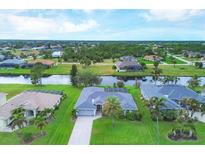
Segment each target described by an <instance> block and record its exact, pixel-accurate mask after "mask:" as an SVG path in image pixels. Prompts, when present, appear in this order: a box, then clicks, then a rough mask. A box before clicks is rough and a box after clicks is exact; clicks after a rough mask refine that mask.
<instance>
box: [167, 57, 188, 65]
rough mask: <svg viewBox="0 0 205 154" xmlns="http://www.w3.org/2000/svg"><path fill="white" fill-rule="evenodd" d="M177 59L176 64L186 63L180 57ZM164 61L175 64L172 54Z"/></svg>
mask: <svg viewBox="0 0 205 154" xmlns="http://www.w3.org/2000/svg"><path fill="white" fill-rule="evenodd" d="M175 60H176V64H186V62H184V61H181V60H179V59H176V58H175ZM164 62H165V63H167V64H173V62H172V58H171V57H170V56H167V57H166V59H165V61H164Z"/></svg>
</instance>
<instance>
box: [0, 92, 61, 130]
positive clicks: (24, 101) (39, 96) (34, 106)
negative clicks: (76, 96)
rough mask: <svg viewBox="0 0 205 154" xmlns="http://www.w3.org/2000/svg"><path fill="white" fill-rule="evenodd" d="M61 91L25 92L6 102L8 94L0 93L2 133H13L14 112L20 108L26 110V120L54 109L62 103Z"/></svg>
mask: <svg viewBox="0 0 205 154" xmlns="http://www.w3.org/2000/svg"><path fill="white" fill-rule="evenodd" d="M61 97H62V93H61V92H59V91H31V90H30V91H24V92H22V93H20V94H18V95H17V96H15V97H13V98H11V99H9V100H8V101H6V94H5V93H0V131H1V132H11V131H12V129H11V123H12V118H11V115H12V111H13V110H14V109H16V108H18V107H22V108H23V109H25V115H24V116H25V118H26V120H29V119H32V118H34V117H36V114H37V113H38V112H39V111H43V110H44V109H46V108H49V109H54V108H55V107H56V106H58V105H59V103H60V101H61Z"/></svg>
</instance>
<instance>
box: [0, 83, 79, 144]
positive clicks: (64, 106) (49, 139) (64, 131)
mask: <svg viewBox="0 0 205 154" xmlns="http://www.w3.org/2000/svg"><path fill="white" fill-rule="evenodd" d="M29 89H41V90H43V89H45V90H61V91H64V93H66V94H67V96H68V97H67V98H66V99H65V100H63V102H62V103H61V104H60V107H59V109H58V110H57V111H56V112H55V119H54V120H53V121H51V122H50V123H49V124H48V125H47V126H46V128H45V131H46V133H47V135H46V136H44V137H41V138H38V139H36V140H34V141H33V142H32V144H40V145H45V144H48V145H50V144H56V145H59V144H67V143H68V139H69V137H70V134H71V131H72V128H73V125H74V122H73V121H72V120H71V111H72V109H73V107H74V104H75V102H76V100H77V99H78V97H79V94H80V91H81V89H77V88H73V87H71V86H67V85H65V86H60V85H46V86H33V85H16V84H15V85H14V84H13V85H12V84H9V85H8V84H1V85H0V92H6V93H8V96H7V97H8V98H11V97H13V96H15V95H16V94H18V93H20V92H22V91H24V90H29ZM38 132H39V130H38V129H37V128H36V127H35V126H33V125H31V126H28V127H25V128H23V129H21V130H18V131H16V132H13V133H2V132H0V139H1V140H0V144H23V143H22V140H21V138H20V137H19V135H18V134H24V133H32V134H35V133H38Z"/></svg>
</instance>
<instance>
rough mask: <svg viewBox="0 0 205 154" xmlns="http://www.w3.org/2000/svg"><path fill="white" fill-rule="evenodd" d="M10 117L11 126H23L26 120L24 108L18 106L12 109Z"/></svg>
mask: <svg viewBox="0 0 205 154" xmlns="http://www.w3.org/2000/svg"><path fill="white" fill-rule="evenodd" d="M11 114H12V115H11V119H12V123H11V128H12V129H15V127H16V126H18V128H22V127H23V126H24V124H27V121H26V119H25V116H24V114H25V109H23V108H22V107H18V108H16V109H14V110H13V111H12V113H11Z"/></svg>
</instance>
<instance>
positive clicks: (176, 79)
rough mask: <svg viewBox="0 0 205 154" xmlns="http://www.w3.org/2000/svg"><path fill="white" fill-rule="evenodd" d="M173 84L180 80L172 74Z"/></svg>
mask: <svg viewBox="0 0 205 154" xmlns="http://www.w3.org/2000/svg"><path fill="white" fill-rule="evenodd" d="M173 78H174V84H177V82H178V81H179V80H180V79H179V78H178V77H177V76H174V77H173Z"/></svg>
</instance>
